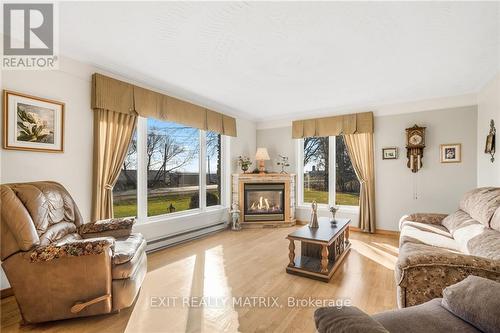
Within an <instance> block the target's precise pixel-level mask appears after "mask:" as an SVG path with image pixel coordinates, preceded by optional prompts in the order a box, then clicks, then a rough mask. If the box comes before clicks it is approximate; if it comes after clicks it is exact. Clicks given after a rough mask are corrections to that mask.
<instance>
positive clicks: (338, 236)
mask: <svg viewBox="0 0 500 333" xmlns="http://www.w3.org/2000/svg"><path fill="white" fill-rule="evenodd" d="M318 222H319V228H309V227H308V226H304V227H302V228H300V229H297V230H295V231H294V232H292V233H291V234H289V235H288V236H287V237H286V238H287V239H288V240H289V241H290V246H289V247H288V249H289V254H288V258H289V259H290V263H289V264H288V267H287V268H286V272H287V273H289V274H295V275H300V276H305V277H308V278H312V279H316V280H321V281H324V282H328V281H330V279H331V277H332V275H333V273H334V272H335V270H336V269H337V268H338V267H339V265H340V264H341V262H342V260H343V259H344V258H345V256H346V254H347V252H348V251H349V249H350V248H351V243H350V242H349V223H350V222H351V220H350V219H336V222H337V224H336V225H332V224H331V223H330V220H329V219H328V218H319V220H318ZM294 241H300V243H301V245H300V248H301V250H300V252H301V253H300V256H297V257H296V256H295V243H294Z"/></svg>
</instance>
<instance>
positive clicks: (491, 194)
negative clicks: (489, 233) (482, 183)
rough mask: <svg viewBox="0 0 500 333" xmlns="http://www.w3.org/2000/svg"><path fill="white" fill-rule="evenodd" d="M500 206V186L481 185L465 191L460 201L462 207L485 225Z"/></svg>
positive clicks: (487, 224) (488, 223)
mask: <svg viewBox="0 0 500 333" xmlns="http://www.w3.org/2000/svg"><path fill="white" fill-rule="evenodd" d="M499 206H500V187H480V188H477V189H474V190H472V191H469V192H467V193H465V195H464V196H463V198H462V200H461V201H460V209H461V210H463V211H464V212H466V213H468V214H469V215H470V216H471V217H472V218H473V219H475V220H478V221H479V222H481V223H482V224H484V225H485V226H487V227H489V226H490V221H491V218H492V216H493V214H494V213H495V211H496V210H497V209H498V207H499Z"/></svg>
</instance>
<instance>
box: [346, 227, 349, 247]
mask: <svg viewBox="0 0 500 333" xmlns="http://www.w3.org/2000/svg"><path fill="white" fill-rule="evenodd" d="M345 244H346V245H347V244H349V226H347V228H346V229H345Z"/></svg>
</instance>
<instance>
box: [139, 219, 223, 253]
mask: <svg viewBox="0 0 500 333" xmlns="http://www.w3.org/2000/svg"><path fill="white" fill-rule="evenodd" d="M227 229H228V225H227V224H226V223H224V222H220V223H217V224H214V225H210V226H206V227H202V228H199V229H195V230H190V231H186V232H182V233H179V234H175V235H170V236H167V237H162V238H160V239H155V240H153V241H148V242H147V247H146V253H152V252H155V251H160V250H163V249H166V248H169V247H172V246H175V245H179V244H182V243H186V242H189V241H192V240H195V239H200V238H203V237H206V236H209V235H212V234H214V233H217V232H221V231H224V230H227Z"/></svg>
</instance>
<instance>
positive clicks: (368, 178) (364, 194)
mask: <svg viewBox="0 0 500 333" xmlns="http://www.w3.org/2000/svg"><path fill="white" fill-rule="evenodd" d="M344 140H345V143H346V147H347V152H348V153H349V157H350V158H351V163H352V166H353V168H354V171H355V172H356V175H357V176H358V179H359V183H360V185H361V187H360V191H359V192H360V193H359V194H360V196H359V228H360V229H361V230H362V231H364V232H370V233H373V232H375V167H374V153H373V133H360V134H345V135H344Z"/></svg>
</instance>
